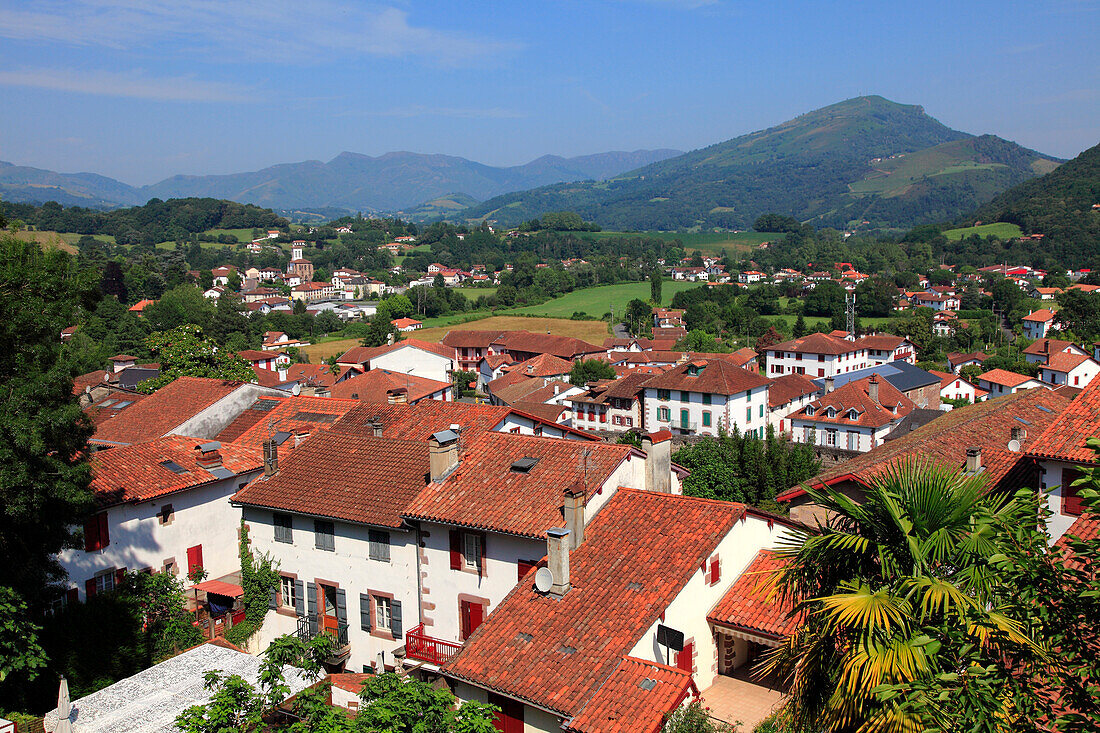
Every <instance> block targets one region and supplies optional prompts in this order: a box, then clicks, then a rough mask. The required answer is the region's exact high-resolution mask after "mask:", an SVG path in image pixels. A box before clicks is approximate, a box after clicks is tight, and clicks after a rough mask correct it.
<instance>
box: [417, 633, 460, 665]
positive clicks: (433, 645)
mask: <svg viewBox="0 0 1100 733" xmlns="http://www.w3.org/2000/svg"><path fill="white" fill-rule="evenodd" d="M460 649H462V645H461V644H458V643H456V642H453V641H444V640H443V639H436V638H435V637H433V636H428V635H427V634H425V633H424V624H420V625H419V626H417V627H415V628H413V629H410V630H409V631H408V632H407V633H406V634H405V656H407V657H409V658H411V659H419V660H420V661H422V662H431V663H432V664H444V663H445V662H447V661H448V660H449V659H450V658H451V657H453V656H454V655H455V654H457V653H458V651H459V650H460Z"/></svg>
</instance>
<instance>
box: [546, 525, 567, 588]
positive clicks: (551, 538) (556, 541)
mask: <svg viewBox="0 0 1100 733" xmlns="http://www.w3.org/2000/svg"><path fill="white" fill-rule="evenodd" d="M569 544H570V542H569V530H568V529H565V528H564V527H554V528H553V529H548V530H546V560H547V562H546V567H548V568H549V569H550V572H551V573H553V574H554V584H553V585H551V586H550V595H552V596H555V597H557V598H561V597H562V596H564V595H565V594H566V593H568V592H569V588H570V584H569Z"/></svg>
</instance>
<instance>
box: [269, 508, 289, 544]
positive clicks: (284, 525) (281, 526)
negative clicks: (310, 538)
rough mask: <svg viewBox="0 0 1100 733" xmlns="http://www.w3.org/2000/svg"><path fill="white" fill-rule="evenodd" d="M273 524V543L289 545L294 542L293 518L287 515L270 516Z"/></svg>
mask: <svg viewBox="0 0 1100 733" xmlns="http://www.w3.org/2000/svg"><path fill="white" fill-rule="evenodd" d="M272 519H273V521H274V524H275V541H276V542H285V543H287V544H290V543H292V542H294V518H293V517H291V516H290V515H289V514H275V515H273V516H272Z"/></svg>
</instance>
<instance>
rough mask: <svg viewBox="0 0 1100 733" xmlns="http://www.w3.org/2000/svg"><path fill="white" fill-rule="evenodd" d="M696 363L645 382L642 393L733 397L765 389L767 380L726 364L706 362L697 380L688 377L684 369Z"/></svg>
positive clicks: (712, 361)
mask: <svg viewBox="0 0 1100 733" xmlns="http://www.w3.org/2000/svg"><path fill="white" fill-rule="evenodd" d="M699 361H700V360H692V361H691V362H688V363H686V364H679V365H677V366H674V367H672V368H671V369H669V370H668V371H666V372H664V373H663V374H658V375H657V376H655V377H653V378H652V379H650V380H649V381H648V382H646V384H645V386H646V389H678V390H686V391H690V392H707V393H710V394H722V395H733V394H737V393H739V392H745V391H746V390H750V389H755V388H756V387H766V386H767V385H768V380H767V378H765V377H762V376H760V375H759V374H757V373H756V372H750V371H748V370H747V369H742V368H741V367H739V366H734V365H733V364H731V363H730V362H728V361H726V360H724V359H723V360H717V359H707V360H703V361H705V366H704V368H703V369H701V370H700V371H699V373H698V375H697V376H694V377H693V376H690V375H689V374H688V373H687V372H688V368H689V367H691V366H692V365H693V364H695V365H698V364H699Z"/></svg>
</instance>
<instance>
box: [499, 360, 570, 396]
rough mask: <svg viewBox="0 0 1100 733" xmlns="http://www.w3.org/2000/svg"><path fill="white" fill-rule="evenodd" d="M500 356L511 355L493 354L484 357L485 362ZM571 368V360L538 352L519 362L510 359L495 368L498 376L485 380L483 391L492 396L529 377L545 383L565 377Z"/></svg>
mask: <svg viewBox="0 0 1100 733" xmlns="http://www.w3.org/2000/svg"><path fill="white" fill-rule="evenodd" d="M501 357H506V358H508V359H509V360H511V359H512V358H513V357H512V356H511V355H507V354H500V355H493V356H490V357H486V363H488V362H490V361H492V362H497V361H498V360H499V359H501ZM572 369H573V362H572V361H568V360H566V359H560V358H558V357H556V356H554V355H552V354H539V355H538V356H533V357H531V358H530V359H527V360H526V361H521V362H519V363H515V362H511V361H510V362H507V363H500V364H499V367H498V368H497V370H496V371H499V372H500V376H499V377H496V378H495V379H493V380H492V381H490V382H487V383H486V384H485V391H486V392H488V393H489V396H490V397H492V396H494V395H495V394H496V393H497V392H499V391H500V390H502V389H504V388H505V387H509V386H511V385H514V384H518V383H520V382H523V381H527V380H529V379H538V380H542V382H543V384H545V383H546V382H547V381H549V380H554V379H558V378H561V377H565V376H566V375H568V374H569V372H570V371H572Z"/></svg>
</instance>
